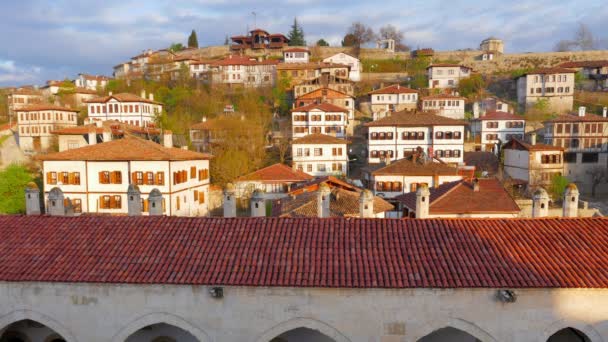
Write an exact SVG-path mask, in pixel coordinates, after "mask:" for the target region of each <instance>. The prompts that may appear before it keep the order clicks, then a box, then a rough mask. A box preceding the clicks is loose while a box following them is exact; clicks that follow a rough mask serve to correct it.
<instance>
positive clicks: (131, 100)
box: [86, 91, 163, 127]
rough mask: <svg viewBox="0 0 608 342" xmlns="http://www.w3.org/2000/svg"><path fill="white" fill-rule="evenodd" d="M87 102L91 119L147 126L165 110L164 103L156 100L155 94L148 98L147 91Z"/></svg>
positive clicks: (110, 96) (99, 98) (114, 95)
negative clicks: (138, 94)
mask: <svg viewBox="0 0 608 342" xmlns="http://www.w3.org/2000/svg"><path fill="white" fill-rule="evenodd" d="M86 102H87V109H88V119H89V120H90V121H98V120H101V121H108V120H113V121H120V122H124V123H128V124H130V125H133V126H142V127H146V126H148V125H150V124H151V123H154V120H155V118H156V117H157V116H158V115H160V113H161V112H162V111H163V105H162V104H161V103H160V102H156V101H154V94H152V93H150V95H149V97H148V98H146V93H145V91H142V94H141V97H140V96H137V95H133V94H129V93H121V94H112V93H111V92H110V94H109V95H108V96H103V97H98V98H94V99H90V100H88V101H86Z"/></svg>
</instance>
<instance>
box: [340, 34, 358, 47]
mask: <svg viewBox="0 0 608 342" xmlns="http://www.w3.org/2000/svg"><path fill="white" fill-rule="evenodd" d="M355 45H356V38H355V35H353V34H352V33H347V34H346V35H345V36H344V39H342V46H343V47H352V46H355Z"/></svg>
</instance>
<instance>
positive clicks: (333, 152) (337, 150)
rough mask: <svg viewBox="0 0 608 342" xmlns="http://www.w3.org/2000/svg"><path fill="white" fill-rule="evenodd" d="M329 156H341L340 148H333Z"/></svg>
mask: <svg viewBox="0 0 608 342" xmlns="http://www.w3.org/2000/svg"><path fill="white" fill-rule="evenodd" d="M331 155H332V156H341V155H342V148H341V147H334V148H332V149H331Z"/></svg>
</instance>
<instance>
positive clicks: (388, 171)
mask: <svg viewBox="0 0 608 342" xmlns="http://www.w3.org/2000/svg"><path fill="white" fill-rule="evenodd" d="M372 174H373V175H374V176H382V175H407V176H427V175H435V174H436V175H452V176H456V175H458V168H456V167H454V166H451V165H448V164H444V163H439V162H433V161H428V162H414V161H412V160H411V159H409V158H403V159H399V160H396V161H394V162H391V163H390V164H389V165H386V166H384V167H381V168H379V169H377V170H375V171H373V172H372Z"/></svg>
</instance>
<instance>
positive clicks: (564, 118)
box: [545, 113, 608, 122]
mask: <svg viewBox="0 0 608 342" xmlns="http://www.w3.org/2000/svg"><path fill="white" fill-rule="evenodd" d="M602 121H603V122H606V121H608V118H605V117H603V116H600V115H596V114H592V113H585V115H584V116H578V113H568V114H563V115H559V116H557V117H555V118H553V119H551V120H547V121H545V122H602Z"/></svg>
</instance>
